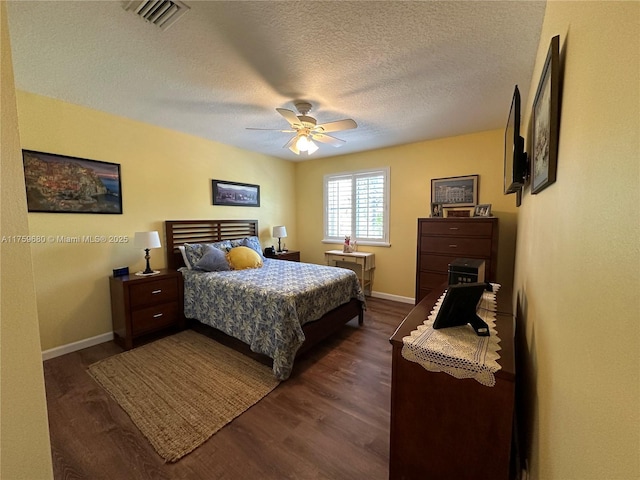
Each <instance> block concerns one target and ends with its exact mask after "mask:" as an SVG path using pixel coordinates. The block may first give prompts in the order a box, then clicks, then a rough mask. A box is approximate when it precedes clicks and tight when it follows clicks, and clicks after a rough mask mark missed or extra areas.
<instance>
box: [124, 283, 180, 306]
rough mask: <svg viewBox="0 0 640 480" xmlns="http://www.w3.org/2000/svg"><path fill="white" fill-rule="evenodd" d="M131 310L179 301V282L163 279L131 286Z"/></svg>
mask: <svg viewBox="0 0 640 480" xmlns="http://www.w3.org/2000/svg"><path fill="white" fill-rule="evenodd" d="M129 292H130V297H131V308H136V307H140V306H144V305H151V304H153V305H157V304H160V303H166V302H171V301H174V300H177V299H178V280H177V279H176V278H163V279H158V280H156V281H153V282H144V283H140V284H134V285H131V286H130V288H129Z"/></svg>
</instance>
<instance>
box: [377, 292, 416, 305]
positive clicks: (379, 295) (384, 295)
mask: <svg viewBox="0 0 640 480" xmlns="http://www.w3.org/2000/svg"><path fill="white" fill-rule="evenodd" d="M371 296H372V297H374V298H382V299H383V300H393V301H394V302H400V303H415V298H413V297H401V296H400V295H391V294H390V293H383V292H371Z"/></svg>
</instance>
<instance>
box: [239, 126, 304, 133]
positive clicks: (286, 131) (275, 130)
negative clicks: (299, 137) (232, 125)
mask: <svg viewBox="0 0 640 480" xmlns="http://www.w3.org/2000/svg"><path fill="white" fill-rule="evenodd" d="M247 130H266V131H270V132H282V133H296V131H295V130H281V129H280V128H254V127H247Z"/></svg>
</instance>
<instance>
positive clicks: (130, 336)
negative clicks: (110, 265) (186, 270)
mask: <svg viewBox="0 0 640 480" xmlns="http://www.w3.org/2000/svg"><path fill="white" fill-rule="evenodd" d="M109 287H110V289H111V320H112V322H113V337H114V338H113V339H114V341H115V342H116V343H117V344H118V345H120V346H121V347H122V348H124V349H126V350H129V349H131V348H133V346H134V343H135V341H136V340H137V339H139V338H141V337H145V336H148V335H151V334H155V333H160V332H163V331H164V330H167V331H169V330H171V329H173V330H182V329H183V328H184V324H185V320H184V313H183V312H184V310H183V284H182V274H181V273H180V272H178V271H176V270H160V273H158V274H156V275H149V276H138V275H135V274H131V275H124V276H122V277H110V278H109Z"/></svg>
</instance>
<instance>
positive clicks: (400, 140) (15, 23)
mask: <svg viewBox="0 0 640 480" xmlns="http://www.w3.org/2000/svg"><path fill="white" fill-rule="evenodd" d="M127 3H128V2H126V1H75V2H73V1H30V0H29V1H27V0H22V1H18V0H15V1H10V2H8V18H9V30H10V35H11V43H12V52H13V62H14V72H15V82H16V87H17V88H18V89H21V90H25V91H28V92H33V93H36V94H40V95H45V96H48V97H53V98H57V99H60V100H63V101H66V102H70V103H74V104H79V105H84V106H87V107H90V108H93V109H97V110H101V111H105V112H109V113H113V114H116V115H121V116H124V117H128V118H131V119H135V120H140V121H143V122H147V123H151V124H155V125H159V126H163V127H167V128H170V129H173V130H178V131H182V132H186V133H190V134H193V135H197V136H199V137H204V138H207V139H211V140H215V141H217V142H221V143H225V144H228V145H234V146H237V147H240V148H243V149H247V150H251V151H255V152H261V153H264V154H267V155H272V156H276V157H280V158H284V159H287V160H294V161H298V160H305V159H308V158H318V157H323V156H330V155H339V154H345V153H352V152H358V151H364V150H369V149H374V148H381V147H387V146H393V145H400V144H405V143H411V142H416V141H421V140H428V139H434V138H442V137H447V136H453V135H461V134H466V133H471V132H477V131H483V130H490V129H496V128H503V127H504V126H505V124H506V119H507V115H508V111H509V107H510V102H511V95H512V92H513V87H514V85H516V84H518V85H519V87H520V91H521V93H522V94H523V95H524V96H525V97H526V94H527V93H528V91H529V83H530V79H531V75H532V71H533V66H534V61H535V57H536V52H537V48H538V41H539V38H540V29H541V25H542V20H543V16H544V9H545V2H544V1H522V0H521V1H513V0H512V1H504V2H503V1H469V2H462V1H421V2H412V1H309V0H302V1H252V2H250V1H194V0H185V3H186V4H187V5H188V6H189V7H190V8H191V9H190V11H189V12H188V13H187V14H186V15H185V16H183V17H182V18H181V19H180V20H179V21H178V22H177V23H175V24H174V25H173V26H171V27H170V28H169V29H167V30H164V31H163V30H161V29H159V28H158V27H156V26H154V25H151V24H149V23H147V22H145V21H144V20H142V19H141V18H139V17H137V16H136V15H135V14H133V13H132V12H130V11H126V10H125V9H124V6H125V5H126V4H127ZM296 99H303V100H307V101H309V102H311V103H312V105H313V109H312V110H311V112H310V114H309V115H311V116H313V117H315V118H316V119H317V120H318V123H327V122H331V121H335V120H340V119H343V118H352V119H354V120H355V121H356V122H357V123H358V128H357V129H356V130H348V131H344V132H338V133H335V134H334V135H335V136H336V137H339V138H341V139H343V140H345V141H346V144H345V145H344V146H342V147H340V148H334V147H333V146H330V145H326V144H321V145H320V150H318V151H317V152H316V153H315V154H314V155H313V157H308V156H306V155H305V156H302V155H301V156H296V155H295V154H293V153H292V152H290V151H289V150H288V149H283V148H282V147H283V145H284V144H285V143H286V142H287V141H288V139H289V138H290V136H291V135H290V134H287V133H280V132H276V131H274V132H263V131H251V130H247V129H246V127H258V128H274V129H276V128H286V127H287V126H288V124H287V123H286V121H285V120H284V118H283V117H281V116H280V115H279V114H278V113H277V112H276V110H275V109H276V108H277V107H283V108H288V109H291V110H295V108H294V106H293V100H296ZM525 100H526V98H525Z"/></svg>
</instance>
